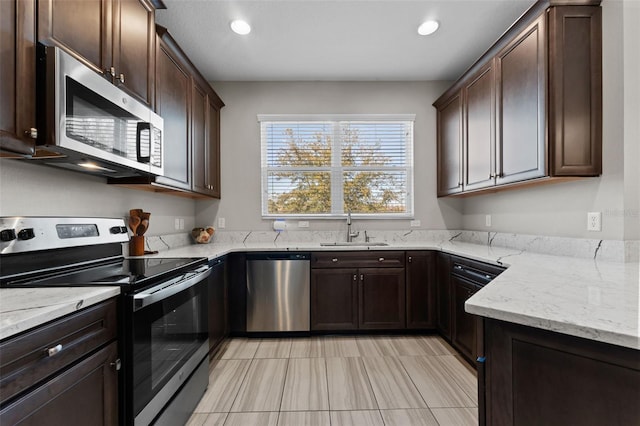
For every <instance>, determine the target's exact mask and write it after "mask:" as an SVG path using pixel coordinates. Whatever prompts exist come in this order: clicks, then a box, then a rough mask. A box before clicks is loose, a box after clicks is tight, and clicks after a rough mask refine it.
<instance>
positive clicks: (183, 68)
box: [155, 31, 193, 191]
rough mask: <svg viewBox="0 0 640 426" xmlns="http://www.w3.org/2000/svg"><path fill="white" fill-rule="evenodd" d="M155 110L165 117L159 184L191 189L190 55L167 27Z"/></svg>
mask: <svg viewBox="0 0 640 426" xmlns="http://www.w3.org/2000/svg"><path fill="white" fill-rule="evenodd" d="M157 43H158V45H157V52H156V99H155V110H156V113H158V114H159V115H160V116H161V117H162V118H163V120H164V134H163V139H164V176H158V177H157V178H156V180H155V183H156V184H159V185H163V186H167V187H170V188H177V189H181V190H185V191H189V190H191V143H190V137H191V129H190V127H191V126H190V116H191V113H192V101H191V98H192V95H193V93H192V91H191V73H190V70H189V65H188V63H187V58H186V56H185V55H184V53H183V52H182V50H181V49H180V48H179V46H178V45H177V44H176V42H175V40H174V39H173V38H172V37H171V36H170V35H169V33H168V32H166V31H160V32H158V39H157Z"/></svg>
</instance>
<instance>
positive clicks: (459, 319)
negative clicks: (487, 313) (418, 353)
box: [451, 276, 476, 360]
mask: <svg viewBox="0 0 640 426" xmlns="http://www.w3.org/2000/svg"><path fill="white" fill-rule="evenodd" d="M451 287H452V290H453V304H452V306H453V315H452V317H453V332H452V333H451V342H452V343H453V345H454V346H455V347H456V349H458V350H459V351H460V352H461V353H462V355H464V356H465V357H466V358H467V359H469V360H473V359H474V355H475V353H476V317H475V315H471V314H468V313H466V312H465V311H464V302H466V300H467V299H468V298H470V297H471V296H473V294H474V293H475V292H476V286H475V285H474V284H472V283H470V282H468V281H466V280H464V279H462V278H459V277H456V276H452V277H451Z"/></svg>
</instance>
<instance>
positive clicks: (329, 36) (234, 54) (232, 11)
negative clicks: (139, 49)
mask: <svg viewBox="0 0 640 426" xmlns="http://www.w3.org/2000/svg"><path fill="white" fill-rule="evenodd" d="M164 3H165V4H166V5H167V10H158V11H157V12H156V20H157V22H158V23H159V24H160V25H163V26H165V27H167V28H168V29H169V32H170V33H171V34H172V36H173V37H174V38H175V39H176V41H177V42H178V43H179V44H180V46H181V47H182V48H183V50H184V51H185V52H186V54H187V55H188V56H189V57H190V58H191V60H192V61H193V63H194V64H195V65H196V67H198V69H199V70H200V71H201V72H202V74H203V75H204V76H205V78H206V79H207V80H209V81H375V80H384V81H404V80H455V79H457V78H458V77H459V76H460V75H461V74H462V73H463V72H464V71H465V70H466V69H467V68H468V67H469V66H470V65H471V64H472V63H473V62H474V61H475V60H476V59H477V58H478V57H479V56H480V55H481V54H482V53H484V51H485V50H486V49H487V48H488V47H489V46H491V44H493V42H494V41H496V39H497V38H498V37H499V36H500V35H501V34H502V33H503V32H504V31H505V30H506V29H507V28H508V27H509V26H510V25H511V24H512V23H513V22H514V21H516V20H517V18H518V17H519V16H520V15H521V14H522V13H523V12H524V11H526V10H527V9H528V8H529V7H530V6H531V5H532V4H533V3H535V0H384V1H383V0H261V1H256V0H253V1H249V0H235V1H234V0H164ZM234 19H244V20H246V21H248V22H249V24H250V25H251V27H252V32H251V33H250V34H249V35H247V36H240V35H237V34H235V33H233V32H232V31H231V30H230V29H229V23H230V22H231V21H232V20H234ZM427 19H436V20H438V21H439V22H440V29H439V30H438V31H437V32H436V33H435V34H433V35H431V36H419V35H418V34H417V27H418V25H419V24H420V23H422V22H423V21H425V20H427Z"/></svg>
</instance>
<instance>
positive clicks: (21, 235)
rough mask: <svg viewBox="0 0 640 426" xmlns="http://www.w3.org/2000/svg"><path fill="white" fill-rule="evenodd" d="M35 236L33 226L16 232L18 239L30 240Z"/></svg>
mask: <svg viewBox="0 0 640 426" xmlns="http://www.w3.org/2000/svg"><path fill="white" fill-rule="evenodd" d="M35 237H36V234H35V233H34V232H33V228H24V229H21V230H20V231H19V232H18V239H19V240H30V239H32V238H35Z"/></svg>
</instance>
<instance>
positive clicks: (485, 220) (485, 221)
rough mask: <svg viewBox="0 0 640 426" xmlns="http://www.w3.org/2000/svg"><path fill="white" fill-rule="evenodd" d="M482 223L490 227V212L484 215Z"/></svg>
mask: <svg viewBox="0 0 640 426" xmlns="http://www.w3.org/2000/svg"><path fill="white" fill-rule="evenodd" d="M484 225H485V226H486V227H487V228H490V227H491V215H490V214H488V215H486V216H485V217H484Z"/></svg>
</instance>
